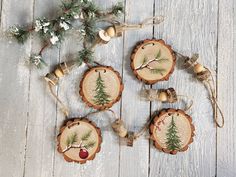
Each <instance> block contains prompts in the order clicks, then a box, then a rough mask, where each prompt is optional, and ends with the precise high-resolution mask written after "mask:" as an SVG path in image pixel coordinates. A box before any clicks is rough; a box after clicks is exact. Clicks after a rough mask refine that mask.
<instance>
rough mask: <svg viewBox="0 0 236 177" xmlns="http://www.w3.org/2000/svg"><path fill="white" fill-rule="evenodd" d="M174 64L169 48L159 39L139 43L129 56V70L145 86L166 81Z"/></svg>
mask: <svg viewBox="0 0 236 177" xmlns="http://www.w3.org/2000/svg"><path fill="white" fill-rule="evenodd" d="M175 63H176V59H175V55H174V53H173V50H172V49H171V46H169V45H166V44H165V42H164V41H163V40H161V39H159V40H154V39H153V40H149V39H147V40H144V41H142V42H140V43H139V44H138V45H136V47H135V48H134V50H133V52H132V55H131V68H132V70H133V72H134V74H135V76H136V77H137V78H138V79H139V80H141V81H143V82H144V83H146V84H154V83H156V82H158V81H163V80H168V79H169V77H170V75H171V74H172V73H173V71H174V67H175Z"/></svg>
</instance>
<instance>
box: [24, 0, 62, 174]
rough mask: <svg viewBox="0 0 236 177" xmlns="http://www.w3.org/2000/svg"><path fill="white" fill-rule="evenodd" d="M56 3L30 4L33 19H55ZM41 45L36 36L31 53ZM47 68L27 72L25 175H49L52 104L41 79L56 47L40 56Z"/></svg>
mask: <svg viewBox="0 0 236 177" xmlns="http://www.w3.org/2000/svg"><path fill="white" fill-rule="evenodd" d="M58 5H59V2H58V1H57V0H54V1H50V2H49V1H45V0H36V1H35V4H34V16H35V19H36V18H39V17H47V18H53V17H56V16H57V11H58V7H59V6H58ZM42 45H43V44H42V43H41V42H40V40H39V39H38V38H37V37H34V38H33V41H32V48H33V49H32V53H38V51H39V50H40V49H41V47H42ZM43 57H44V59H45V61H46V62H47V63H48V67H45V68H44V69H42V70H36V69H32V70H31V77H30V98H29V101H30V102H29V121H28V122H29V123H28V134H27V146H26V162H25V176H26V177H27V176H28V177H31V176H35V177H41V176H45V177H47V176H53V168H54V164H53V162H54V150H55V125H56V104H55V102H54V100H53V98H52V97H51V95H50V93H49V90H48V87H47V85H46V82H45V81H44V79H43V76H44V75H45V74H46V73H47V72H49V71H50V68H52V67H54V65H55V64H57V63H58V60H59V49H58V48H57V47H54V48H52V49H51V48H50V49H47V50H45V52H44V53H43Z"/></svg>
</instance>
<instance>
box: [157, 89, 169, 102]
mask: <svg viewBox="0 0 236 177" xmlns="http://www.w3.org/2000/svg"><path fill="white" fill-rule="evenodd" d="M158 99H159V100H160V101H161V102H166V101H167V99H168V95H167V93H166V92H165V91H162V92H160V93H159V95H158Z"/></svg>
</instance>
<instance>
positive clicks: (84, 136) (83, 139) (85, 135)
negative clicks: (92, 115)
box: [81, 130, 92, 141]
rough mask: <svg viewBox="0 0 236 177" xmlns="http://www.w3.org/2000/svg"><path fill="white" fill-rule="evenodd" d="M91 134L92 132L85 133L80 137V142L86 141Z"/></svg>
mask: <svg viewBox="0 0 236 177" xmlns="http://www.w3.org/2000/svg"><path fill="white" fill-rule="evenodd" d="M91 133H92V130H90V131H88V132H87V133H85V134H84V135H83V136H82V137H81V140H82V141H87V140H88V139H89V138H90V136H91Z"/></svg>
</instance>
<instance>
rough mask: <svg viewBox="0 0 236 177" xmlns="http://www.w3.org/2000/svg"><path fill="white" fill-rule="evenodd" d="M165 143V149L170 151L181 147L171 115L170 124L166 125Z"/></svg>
mask: <svg viewBox="0 0 236 177" xmlns="http://www.w3.org/2000/svg"><path fill="white" fill-rule="evenodd" d="M166 137H167V138H166V140H167V141H166V145H167V149H169V150H170V151H174V150H179V149H180V147H181V141H180V138H179V136H178V130H177V126H176V124H175V121H174V117H173V116H172V118H171V122H170V125H169V126H168V129H167V133H166Z"/></svg>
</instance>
